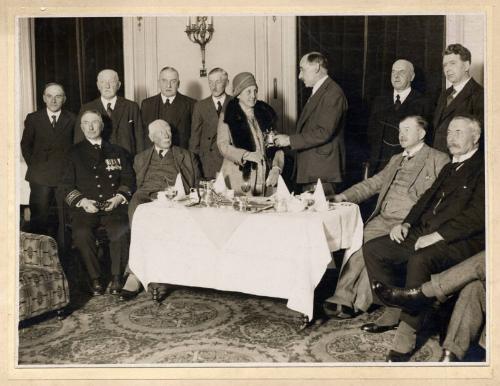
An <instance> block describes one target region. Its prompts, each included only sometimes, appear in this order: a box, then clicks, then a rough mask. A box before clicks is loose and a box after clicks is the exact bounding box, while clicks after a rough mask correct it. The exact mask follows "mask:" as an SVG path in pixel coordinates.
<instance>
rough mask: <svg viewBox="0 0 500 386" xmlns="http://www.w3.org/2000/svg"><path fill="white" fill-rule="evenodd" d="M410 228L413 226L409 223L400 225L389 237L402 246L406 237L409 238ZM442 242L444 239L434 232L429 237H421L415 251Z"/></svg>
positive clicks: (394, 228)
mask: <svg viewBox="0 0 500 386" xmlns="http://www.w3.org/2000/svg"><path fill="white" fill-rule="evenodd" d="M410 227H411V226H410V224H408V223H403V224H398V225H396V226H394V227H393V228H392V229H391V232H390V233H389V237H390V238H391V240H392V241H395V242H396V243H398V244H401V242H402V241H403V240H404V239H406V236H408V232H409V231H410ZM441 240H444V239H443V237H442V236H441V235H440V234H439V233H438V232H432V233H429V234H428V235H424V236H420V237H419V238H418V239H417V241H416V242H415V250H416V251H418V250H419V249H422V248H425V247H428V246H430V245H433V244H435V243H437V242H438V241H441Z"/></svg>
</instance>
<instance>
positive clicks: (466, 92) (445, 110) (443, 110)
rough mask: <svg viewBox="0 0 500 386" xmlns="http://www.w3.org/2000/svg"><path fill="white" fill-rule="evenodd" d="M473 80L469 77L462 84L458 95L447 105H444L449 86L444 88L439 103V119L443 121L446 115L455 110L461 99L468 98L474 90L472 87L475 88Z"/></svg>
mask: <svg viewBox="0 0 500 386" xmlns="http://www.w3.org/2000/svg"><path fill="white" fill-rule="evenodd" d="M475 83H476V82H475V80H474V79H472V78H470V80H469V81H468V82H467V84H466V85H465V86H464V88H463V89H462V91H460V92H459V93H458V95H457V96H456V97H455V98H454V99H453V100H452V101H451V103H450V105H449V106H446V98H447V97H448V95H449V94H450V91H451V87H448V88H447V89H446V93H445V95H444V96H443V97H442V99H441V101H440V102H442V103H441V104H440V106H439V107H440V111H439V113H440V119H439V121H440V122H441V121H443V120H445V119H446V117H448V116H449V115H451V114H453V113H454V112H455V110H456V109H457V108H458V107H459V106H460V105H461V104H462V102H463V101H465V100H467V99H469V98H470V97H471V95H472V93H473V92H474V89H475V88H476V87H475V86H476V84H475Z"/></svg>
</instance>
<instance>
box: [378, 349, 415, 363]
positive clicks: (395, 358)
mask: <svg viewBox="0 0 500 386" xmlns="http://www.w3.org/2000/svg"><path fill="white" fill-rule="evenodd" d="M412 355H413V352H406V353H402V352H398V351H394V350H390V351H389V354H387V357H386V358H385V361H386V362H408V361H409V360H410V358H411V356H412Z"/></svg>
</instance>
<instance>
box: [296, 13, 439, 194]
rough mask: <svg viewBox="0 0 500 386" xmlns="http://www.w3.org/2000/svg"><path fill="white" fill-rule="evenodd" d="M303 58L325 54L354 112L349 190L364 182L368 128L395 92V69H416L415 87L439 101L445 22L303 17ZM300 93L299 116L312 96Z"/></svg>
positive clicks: (348, 140)
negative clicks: (375, 104)
mask: <svg viewBox="0 0 500 386" xmlns="http://www.w3.org/2000/svg"><path fill="white" fill-rule="evenodd" d="M297 24H298V29H297V47H298V54H299V57H301V56H302V55H304V54H306V53H308V52H310V51H320V52H322V53H323V54H325V55H326V56H327V58H328V62H329V66H328V67H329V68H328V70H329V74H330V76H331V77H332V78H333V79H334V80H335V81H336V82H337V83H338V84H339V85H340V86H341V87H342V89H343V90H344V93H345V94H346V97H347V100H348V103H349V110H348V115H347V127H346V132H345V141H346V148H347V175H346V185H347V186H349V185H351V184H352V183H354V182H357V181H359V180H360V179H361V177H362V163H363V162H364V161H365V160H366V159H367V158H368V153H369V147H368V144H367V140H366V126H367V122H368V115H369V108H370V104H371V102H372V100H373V98H374V97H376V96H377V95H381V94H382V93H385V92H391V90H392V86H391V81H390V75H391V67H392V63H393V62H394V61H395V60H397V59H408V60H409V61H411V62H412V63H413V65H414V66H415V79H414V81H413V87H414V88H416V89H418V90H420V91H422V92H424V93H425V94H427V95H428V96H429V97H430V98H431V99H432V100H433V101H434V100H435V99H436V97H437V95H438V93H439V91H440V89H441V87H442V82H443V76H442V66H441V62H442V56H441V55H442V51H443V48H444V33H445V29H444V28H445V18H444V16H301V17H298V23H297ZM299 83H300V85H299V87H298V106H297V107H298V111H299V112H300V111H301V110H302V108H303V106H304V104H305V102H306V101H307V98H308V97H309V95H310V92H311V89H305V88H304V86H303V84H302V82H299Z"/></svg>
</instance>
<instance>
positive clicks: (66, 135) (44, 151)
mask: <svg viewBox="0 0 500 386" xmlns="http://www.w3.org/2000/svg"><path fill="white" fill-rule="evenodd" d="M74 127H75V115H74V114H73V113H70V112H69V111H66V110H62V111H61V115H60V116H59V119H58V120H57V123H56V126H55V128H53V127H52V124H51V121H50V119H49V117H48V115H47V109H45V108H44V109H43V110H38V111H35V112H34V113H31V114H28V115H27V116H26V120H25V121H24V131H23V137H22V139H21V152H22V153H23V157H24V160H25V161H26V164H27V165H28V171H27V172H26V181H29V182H34V183H37V184H40V185H45V186H57V184H58V183H59V178H60V177H61V174H62V172H63V170H64V160H65V157H66V153H67V151H68V150H69V148H70V147H71V145H72V144H73V130H74Z"/></svg>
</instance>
